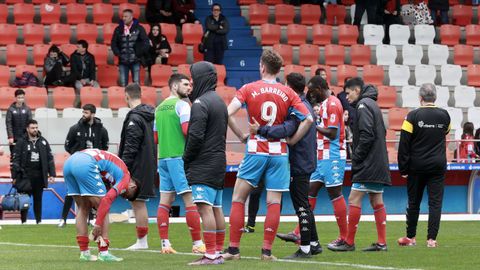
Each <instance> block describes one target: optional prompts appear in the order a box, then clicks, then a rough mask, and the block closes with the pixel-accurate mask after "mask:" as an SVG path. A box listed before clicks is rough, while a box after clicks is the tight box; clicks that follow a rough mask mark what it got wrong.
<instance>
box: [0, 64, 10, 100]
mask: <svg viewBox="0 0 480 270" xmlns="http://www.w3.org/2000/svg"><path fill="white" fill-rule="evenodd" d="M9 85H10V68H9V67H8V66H0V86H9ZM0 97H5V95H3V94H1V92H0ZM3 99H4V98H0V100H3ZM8 102H10V100H8ZM0 109H3V108H1V107H0Z"/></svg>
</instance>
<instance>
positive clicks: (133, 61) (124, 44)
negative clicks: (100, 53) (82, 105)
mask: <svg viewBox="0 0 480 270" xmlns="http://www.w3.org/2000/svg"><path fill="white" fill-rule="evenodd" d="M122 18H123V19H122V20H121V21H120V23H119V25H118V26H117V28H115V31H114V32H113V37H112V45H111V47H112V51H113V54H115V56H117V57H118V58H119V71H120V85H121V86H126V85H127V83H128V73H129V72H131V73H132V79H133V82H135V83H138V84H140V57H141V56H143V55H144V54H146V53H147V52H148V48H149V44H148V43H149V42H148V37H147V33H146V32H145V28H143V26H141V25H140V23H139V22H138V20H137V19H134V18H133V11H132V10H131V9H125V10H124V11H123V17H122Z"/></svg>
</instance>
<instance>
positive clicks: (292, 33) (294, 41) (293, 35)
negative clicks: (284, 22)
mask: <svg viewBox="0 0 480 270" xmlns="http://www.w3.org/2000/svg"><path fill="white" fill-rule="evenodd" d="M287 39H288V44H291V45H300V44H304V43H305V42H306V41H307V26H305V25H300V24H289V25H288V26H287Z"/></svg>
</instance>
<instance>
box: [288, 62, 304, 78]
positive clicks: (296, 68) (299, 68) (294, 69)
mask: <svg viewBox="0 0 480 270" xmlns="http://www.w3.org/2000/svg"><path fill="white" fill-rule="evenodd" d="M292 72H296V73H300V74H302V75H303V76H304V77H305V67H304V66H298V65H286V66H285V67H284V68H283V76H284V77H286V76H287V75H288V74H290V73H292Z"/></svg>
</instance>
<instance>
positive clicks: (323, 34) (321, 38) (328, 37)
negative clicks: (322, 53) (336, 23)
mask: <svg viewBox="0 0 480 270" xmlns="http://www.w3.org/2000/svg"><path fill="white" fill-rule="evenodd" d="M312 35H313V44H315V45H327V44H331V43H332V36H333V28H332V26H331V25H325V24H314V25H313V27H312Z"/></svg>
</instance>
